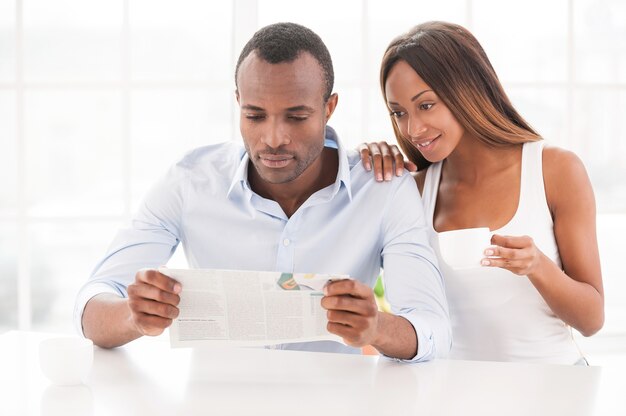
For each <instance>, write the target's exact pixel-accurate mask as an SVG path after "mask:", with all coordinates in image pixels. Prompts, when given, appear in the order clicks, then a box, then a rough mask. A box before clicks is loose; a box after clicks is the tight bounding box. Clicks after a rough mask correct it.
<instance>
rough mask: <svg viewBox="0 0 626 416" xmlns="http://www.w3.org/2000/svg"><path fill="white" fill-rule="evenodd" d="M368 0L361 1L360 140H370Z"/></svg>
mask: <svg viewBox="0 0 626 416" xmlns="http://www.w3.org/2000/svg"><path fill="white" fill-rule="evenodd" d="M368 3H369V1H368V0H363V1H362V2H361V46H362V53H361V79H360V82H359V84H360V85H359V89H360V90H361V133H360V135H359V140H360V141H368V140H371V138H370V137H369V136H370V131H369V127H370V126H369V124H370V123H369V119H370V118H369V110H370V108H369V107H370V88H369V83H368V82H367V81H368V75H369V68H370V62H371V61H370V54H369V50H370V47H369V46H370V45H369V43H370V42H369V20H368V19H369V7H368Z"/></svg>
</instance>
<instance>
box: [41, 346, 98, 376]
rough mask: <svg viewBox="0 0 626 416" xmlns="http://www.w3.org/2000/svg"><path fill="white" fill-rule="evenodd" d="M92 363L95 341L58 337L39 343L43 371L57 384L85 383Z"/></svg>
mask: <svg viewBox="0 0 626 416" xmlns="http://www.w3.org/2000/svg"><path fill="white" fill-rule="evenodd" d="M92 363H93V342H92V341H91V340H89V339H85V338H80V337H58V338H50V339H46V340H44V341H41V343H40V344H39V364H40V366H41V371H42V372H43V373H44V375H45V376H46V377H47V378H48V379H49V380H50V381H51V382H52V383H53V384H55V385H57V386H73V385H77V384H82V383H84V382H85V380H86V379H87V375H88V374H89V370H90V369H91V364H92Z"/></svg>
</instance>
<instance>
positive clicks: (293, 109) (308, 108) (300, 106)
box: [287, 105, 315, 113]
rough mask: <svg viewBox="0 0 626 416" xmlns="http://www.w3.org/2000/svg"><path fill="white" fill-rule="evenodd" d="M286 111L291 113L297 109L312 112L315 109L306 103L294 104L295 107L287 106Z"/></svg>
mask: <svg viewBox="0 0 626 416" xmlns="http://www.w3.org/2000/svg"><path fill="white" fill-rule="evenodd" d="M287 111H288V112H291V113H294V112H297V111H306V112H309V113H312V112H314V111H315V109H314V108H312V107H309V106H308V105H296V106H295V107H289V108H288V109H287Z"/></svg>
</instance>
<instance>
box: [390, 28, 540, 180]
mask: <svg viewBox="0 0 626 416" xmlns="http://www.w3.org/2000/svg"><path fill="white" fill-rule="evenodd" d="M399 60H403V61H406V62H407V63H408V64H409V65H410V66H411V67H412V68H413V69H414V70H415V72H416V73H417V74H418V75H419V76H420V77H421V78H422V79H423V80H424V82H425V83H426V84H427V85H428V86H429V87H430V88H432V90H433V91H434V92H435V94H437V96H438V97H439V98H440V99H441V100H442V101H443V103H444V104H445V105H446V106H447V107H448V108H449V109H450V111H451V112H452V115H453V116H454V117H455V118H456V120H457V121H458V122H459V124H461V126H462V127H463V129H464V130H465V131H466V132H467V133H469V134H470V135H472V136H474V137H476V138H477V139H478V140H480V141H482V142H483V143H485V144H488V145H490V146H498V147H500V146H509V145H512V144H520V143H524V142H532V141H537V140H541V137H540V136H539V135H538V134H537V132H535V130H533V128H532V127H531V126H530V125H529V124H528V123H527V122H526V120H524V119H523V118H522V116H520V115H519V113H518V112H517V111H516V110H515V108H514V107H513V105H512V104H511V101H510V100H509V98H508V97H507V95H506V93H505V92H504V89H503V88H502V85H501V84H500V81H499V80H498V76H497V75H496V72H495V71H494V69H493V67H492V66H491V63H490V62H489V59H488V58H487V55H486V54H485V51H484V50H483V48H482V47H481V46H480V44H479V43H478V41H477V40H476V38H475V37H474V36H473V35H472V34H471V33H470V32H469V31H468V30H467V29H465V28H464V27H462V26H459V25H456V24H453V23H446V22H426V23H422V24H420V25H418V26H415V27H414V28H413V29H411V30H410V31H409V32H407V33H405V34H403V35H401V36H399V37H397V38H396V39H394V40H393V41H392V42H391V43H390V44H389V46H388V47H387V50H386V51H385V55H384V56H383V61H382V63H381V68H380V86H381V89H382V93H383V98H384V99H385V102H386V101H387V97H386V91H385V83H386V81H387V77H388V75H389V72H390V71H391V68H392V67H393V66H394V65H395V64H396V63H397V62H398V61H399ZM391 123H392V125H393V130H394V133H395V135H396V138H397V140H398V144H399V145H400V148H401V149H402V151H403V152H404V154H405V155H406V156H407V157H408V158H409V160H411V161H412V162H413V163H415V164H417V166H418V169H419V170H421V169H424V168H426V167H428V165H430V162H428V161H427V160H426V159H424V157H423V156H422V155H421V153H420V152H419V151H418V150H417V149H416V148H415V146H414V145H413V144H412V143H411V142H410V141H409V140H408V139H407V138H405V137H403V136H402V134H401V133H400V130H399V129H398V126H397V124H396V122H395V119H394V118H393V117H392V118H391Z"/></svg>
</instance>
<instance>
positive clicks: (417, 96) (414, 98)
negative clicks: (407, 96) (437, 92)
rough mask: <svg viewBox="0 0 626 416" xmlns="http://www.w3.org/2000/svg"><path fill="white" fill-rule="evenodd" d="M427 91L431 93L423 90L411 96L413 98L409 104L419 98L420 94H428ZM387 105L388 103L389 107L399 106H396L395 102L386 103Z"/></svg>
mask: <svg viewBox="0 0 626 416" xmlns="http://www.w3.org/2000/svg"><path fill="white" fill-rule="evenodd" d="M428 91H432V90H424V91H421V92H418V93H417V94H415V95H414V96H413V98H411V102H413V101H415V100H417V99H418V98H420V96H421V95H422V94H424V93H426V92H428ZM387 103H388V104H391V105H399V104H398V103H396V102H395V101H387Z"/></svg>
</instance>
